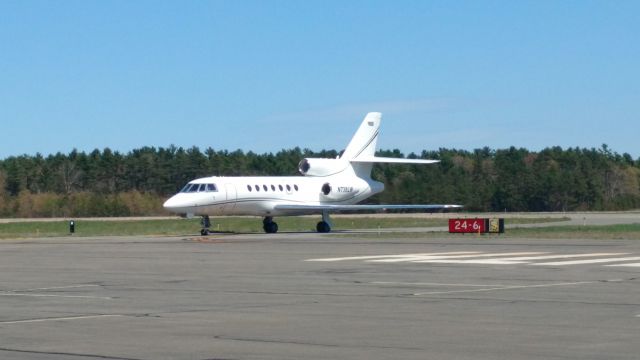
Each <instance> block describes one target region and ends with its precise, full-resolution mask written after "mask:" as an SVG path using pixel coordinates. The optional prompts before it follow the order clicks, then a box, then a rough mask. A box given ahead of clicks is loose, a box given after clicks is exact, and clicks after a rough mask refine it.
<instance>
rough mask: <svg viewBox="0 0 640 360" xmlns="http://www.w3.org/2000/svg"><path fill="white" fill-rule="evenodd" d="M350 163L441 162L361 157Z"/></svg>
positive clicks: (434, 161) (435, 161) (436, 161)
mask: <svg viewBox="0 0 640 360" xmlns="http://www.w3.org/2000/svg"><path fill="white" fill-rule="evenodd" d="M350 161H351V162H361V163H394V164H434V163H439V162H440V160H423V159H403V158H390V157H378V156H359V157H358V158H355V159H351V160H350Z"/></svg>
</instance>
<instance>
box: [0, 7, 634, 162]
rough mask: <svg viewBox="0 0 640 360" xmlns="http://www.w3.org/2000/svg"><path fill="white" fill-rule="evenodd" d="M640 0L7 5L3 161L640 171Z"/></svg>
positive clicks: (1, 95) (1, 21) (0, 97)
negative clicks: (618, 160) (363, 147)
mask: <svg viewBox="0 0 640 360" xmlns="http://www.w3.org/2000/svg"><path fill="white" fill-rule="evenodd" d="M639 39H640V2H638V1H468V2H467V1H384V2H378V1H326V0H323V1H224V2H223V1H169V2H163V1H158V0H154V1H102V2H98V1H9V0H3V1H0V158H5V157H8V156H11V155H20V154H24V153H26V154H35V153H36V152H40V153H42V154H44V155H47V154H50V153H56V152H58V151H61V152H63V153H67V152H69V151H71V150H72V149H73V148H77V149H78V150H81V151H91V150H93V149H95V148H98V149H102V148H105V147H109V148H111V149H113V150H118V151H121V152H127V151H129V150H131V149H134V148H139V147H142V146H165V147H166V146H169V145H171V144H175V145H177V146H183V147H191V146H194V145H195V146H198V147H200V148H201V149H204V148H206V147H209V146H211V147H213V148H214V149H216V150H219V149H228V150H235V149H242V150H245V151H248V150H252V151H254V152H259V153H262V152H275V151H278V150H280V149H283V148H292V147H294V146H299V147H301V148H305V147H308V148H311V149H313V150H320V149H323V148H324V149H337V150H339V149H343V148H344V147H345V146H346V143H347V142H348V141H349V139H350V137H351V135H352V133H353V132H354V131H355V129H356V128H357V126H358V125H359V123H360V121H361V120H362V118H363V117H364V115H365V114H366V112H368V111H380V112H382V113H383V123H382V136H381V138H380V140H379V142H378V145H379V146H380V147H382V148H385V149H391V148H399V149H400V150H402V151H403V152H405V153H408V152H412V151H414V152H419V151H421V150H423V149H427V150H436V149H438V148H440V147H446V148H460V149H467V150H472V149H475V148H480V147H484V146H489V147H491V148H505V147H508V146H511V145H514V146H517V147H525V148H528V149H531V150H540V149H542V148H545V147H548V146H556V145H559V146H562V147H565V148H566V147H575V146H579V147H588V148H591V147H596V148H599V147H600V145H601V144H603V143H606V144H608V145H609V147H610V148H612V149H613V150H615V151H617V152H619V153H624V152H627V153H630V154H631V155H632V156H633V157H634V158H638V157H640V141H639V139H640V40H639Z"/></svg>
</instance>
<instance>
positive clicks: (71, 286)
mask: <svg viewBox="0 0 640 360" xmlns="http://www.w3.org/2000/svg"><path fill="white" fill-rule="evenodd" d="M82 287H100V285H96V284H78V285H67V286H52V287H43V288H33V289H20V290H8V291H13V292H24V291H41V290H59V289H75V288H82Z"/></svg>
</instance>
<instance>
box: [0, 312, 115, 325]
mask: <svg viewBox="0 0 640 360" xmlns="http://www.w3.org/2000/svg"><path fill="white" fill-rule="evenodd" d="M123 316H124V315H115V314H114V315H83V316H67V317H57V318H41V319H28V320H14V321H0V324H24V323H35V322H45V321H62V320H84V319H98V318H106V317H123Z"/></svg>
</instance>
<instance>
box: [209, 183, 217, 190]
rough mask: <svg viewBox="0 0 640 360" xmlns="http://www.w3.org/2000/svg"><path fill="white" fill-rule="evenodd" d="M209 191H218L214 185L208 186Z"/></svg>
mask: <svg viewBox="0 0 640 360" xmlns="http://www.w3.org/2000/svg"><path fill="white" fill-rule="evenodd" d="M207 191H218V190H216V186H215V185H214V184H207Z"/></svg>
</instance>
